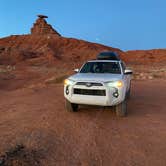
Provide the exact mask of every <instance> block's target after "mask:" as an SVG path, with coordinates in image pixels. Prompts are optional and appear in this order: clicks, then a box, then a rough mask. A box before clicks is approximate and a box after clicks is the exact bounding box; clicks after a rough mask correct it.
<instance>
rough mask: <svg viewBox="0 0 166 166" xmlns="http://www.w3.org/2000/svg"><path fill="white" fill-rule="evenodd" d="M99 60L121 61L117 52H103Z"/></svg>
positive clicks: (98, 56) (99, 55)
mask: <svg viewBox="0 0 166 166" xmlns="http://www.w3.org/2000/svg"><path fill="white" fill-rule="evenodd" d="M97 59H98V60H117V61H120V58H119V55H118V54H117V53H115V52H111V51H107V52H101V53H99V54H98V55H97Z"/></svg>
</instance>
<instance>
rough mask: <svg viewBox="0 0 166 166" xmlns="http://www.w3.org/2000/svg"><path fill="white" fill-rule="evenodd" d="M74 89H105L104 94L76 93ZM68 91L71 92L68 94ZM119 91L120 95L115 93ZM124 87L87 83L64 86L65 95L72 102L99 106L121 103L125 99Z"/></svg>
mask: <svg viewBox="0 0 166 166" xmlns="http://www.w3.org/2000/svg"><path fill="white" fill-rule="evenodd" d="M74 89H82V90H90V91H93V90H94V91H97V90H99V91H105V94H104V95H102V94H101V95H99V94H98V93H97V94H94V95H92V94H75V90H74ZM66 91H68V92H69V93H68V94H67V93H66ZM115 92H118V97H115V96H114V95H113V94H114V93H115ZM124 93H125V92H124V88H123V87H122V88H115V87H108V86H106V85H105V84H103V86H92V87H87V86H85V85H81V86H80V85H76V84H75V85H69V86H64V96H65V98H66V99H67V100H69V101H70V102H71V103H76V104H86V105H98V106H114V105H117V104H119V103H121V102H122V101H123V100H124V97H125V94H124Z"/></svg>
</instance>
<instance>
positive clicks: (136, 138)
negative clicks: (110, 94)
mask: <svg viewBox="0 0 166 166" xmlns="http://www.w3.org/2000/svg"><path fill="white" fill-rule="evenodd" d="M35 85H36V86H35ZM35 85H34V86H31V87H30V86H29V87H26V88H25V87H22V86H21V87H20V86H15V87H12V88H9V87H10V86H7V84H6V86H7V87H8V88H6V89H5V88H4V87H3V88H1V89H0V93H1V95H0V131H1V134H0V142H1V145H0V154H1V155H3V154H5V152H7V151H10V149H12V148H14V147H15V146H16V145H20V144H21V145H24V147H25V149H24V152H22V153H21V154H23V155H19V153H18V154H17V153H16V154H15V155H13V156H12V155H11V156H12V157H10V156H9V157H8V159H7V161H6V164H9V165H10V164H11V163H12V164H13V165H21V164H23V165H28V164H27V163H34V165H43V166H46V165H48V166H54V165H71V166H73V165H82V166H86V165H87V166H91V165H96V166H97V165H104V166H107V165H108V166H109V165H116V166H122V165H123V166H165V165H166V159H165V156H166V110H165V99H166V93H165V92H166V81H164V80H146V81H133V84H132V97H131V99H130V101H129V103H128V110H129V115H128V117H126V118H117V117H116V115H115V113H114V112H113V111H111V109H108V108H105V109H104V108H102V107H101V108H100V107H82V108H80V110H79V112H77V113H69V112H67V111H66V110H65V108H64V97H63V86H62V85H61V84H46V85H41V86H39V85H37V84H35ZM35 163H36V164H35Z"/></svg>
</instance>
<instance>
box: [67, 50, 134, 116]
mask: <svg viewBox="0 0 166 166" xmlns="http://www.w3.org/2000/svg"><path fill="white" fill-rule="evenodd" d="M112 59H113V60H112ZM75 71H76V72H77V73H76V74H74V75H72V76H70V77H69V78H68V79H66V80H65V81H64V96H65V99H66V102H65V106H66V109H67V110H68V111H74V112H75V111H77V110H78V105H79V104H80V105H82V104H86V105H98V106H114V108H115V110H116V114H117V115H118V116H126V114H127V99H128V98H129V96H130V84H131V74H132V71H131V70H127V69H126V67H125V64H124V62H122V61H121V60H120V59H119V58H118V56H117V54H115V53H113V52H104V53H101V54H99V56H98V59H97V60H91V61H88V62H86V63H85V64H84V65H83V66H82V67H81V69H80V70H79V69H75Z"/></svg>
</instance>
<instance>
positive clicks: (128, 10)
mask: <svg viewBox="0 0 166 166" xmlns="http://www.w3.org/2000/svg"><path fill="white" fill-rule="evenodd" d="M37 14H44V15H47V16H48V17H49V18H48V19H47V22H48V23H49V24H51V25H52V26H53V27H54V28H55V29H56V30H57V31H58V32H59V33H60V34H61V35H62V36H65V37H72V38H78V39H83V40H87V41H90V42H95V43H100V44H104V45H107V46H111V47H116V48H120V49H122V50H138V49H154V48H166V0H27V1H24V0H1V3H0V38H2V37H5V36H9V35H14V34H27V33H30V28H31V27H32V25H33V23H34V22H35V20H36V18H37V17H36V15H37Z"/></svg>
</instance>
